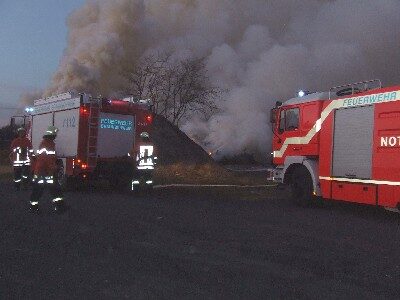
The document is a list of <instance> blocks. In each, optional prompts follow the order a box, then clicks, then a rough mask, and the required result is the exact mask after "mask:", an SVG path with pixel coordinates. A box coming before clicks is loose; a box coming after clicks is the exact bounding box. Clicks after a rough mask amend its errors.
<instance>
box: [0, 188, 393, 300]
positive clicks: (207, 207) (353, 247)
mask: <svg viewBox="0 0 400 300" xmlns="http://www.w3.org/2000/svg"><path fill="white" fill-rule="evenodd" d="M28 194H29V192H28V191H22V192H19V193H18V194H16V193H14V192H13V191H12V186H11V185H10V184H9V183H4V182H3V183H0V199H1V200H0V241H1V243H0V266H1V268H0V299H82V298H85V299H93V298H98V299H123V298H127V299H205V298H207V299H221V298H223V299H225V298H226V299H266V298H304V299H316V298H318V299H320V298H336V299H342V298H352V299H354V298H366V299H371V298H391V299H398V298H399V297H400V291H399V284H400V257H399V249H400V218H399V216H398V215H397V214H392V213H387V212H384V211H382V210H379V209H377V208H373V207H365V206H357V205H348V204H337V203H335V204H333V203H326V204H324V205H323V206H319V207H312V208H307V209H305V208H299V207H296V206H295V205H294V204H292V203H291V201H289V200H288V197H287V192H286V191H285V190H281V189H277V188H262V189H261V188H260V189H232V188H229V189H227V188H223V189H221V188H214V189H210V188H196V189H182V188H181V189H177V188H160V189H157V190H155V191H154V192H153V194H152V195H141V196H132V195H129V194H124V193H117V192H111V191H107V190H99V191H86V192H68V193H67V194H66V195H65V197H66V199H67V201H68V204H69V205H70V206H71V209H70V210H69V211H68V212H67V213H66V214H64V215H62V216H59V215H54V214H53V213H52V212H51V206H50V203H49V201H47V200H48V199H47V198H48V197H47V198H46V201H43V202H42V203H41V214H40V215H32V214H30V213H28V212H27V203H26V200H27V198H28Z"/></svg>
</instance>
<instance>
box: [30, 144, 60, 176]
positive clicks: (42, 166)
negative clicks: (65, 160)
mask: <svg viewBox="0 0 400 300" xmlns="http://www.w3.org/2000/svg"><path fill="white" fill-rule="evenodd" d="M56 161H57V157H56V145H55V143H54V141H52V140H51V139H48V138H43V140H42V142H41V143H40V146H39V150H37V152H36V160H35V165H34V168H33V174H34V175H35V176H46V177H48V176H51V177H52V176H53V175H54V173H55V172H56V169H57V167H56V166H57V165H56Z"/></svg>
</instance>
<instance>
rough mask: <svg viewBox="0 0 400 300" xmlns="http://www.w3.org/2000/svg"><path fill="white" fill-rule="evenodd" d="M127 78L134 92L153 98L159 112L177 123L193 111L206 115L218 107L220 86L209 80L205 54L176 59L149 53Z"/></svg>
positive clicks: (131, 90) (134, 93) (140, 96)
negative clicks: (217, 86) (202, 56)
mask: <svg viewBox="0 0 400 300" xmlns="http://www.w3.org/2000/svg"><path fill="white" fill-rule="evenodd" d="M128 79H129V82H130V91H129V92H130V93H131V94H132V95H134V96H135V97H137V98H141V99H143V98H151V99H152V100H153V101H154V105H155V110H156V113H157V114H159V115H162V116H164V117H166V118H167V119H168V120H170V121H171V122H172V123H173V124H175V125H178V126H179V125H180V122H181V121H182V120H183V119H185V118H188V117H190V116H191V115H193V114H194V113H200V114H202V115H204V116H206V117H207V116H209V115H210V114H212V113H213V112H214V111H215V110H216V105H215V100H216V98H217V96H218V94H219V89H218V88H216V87H213V86H212V85H211V84H210V81H209V78H208V77H207V70H206V67H205V63H204V59H203V58H200V59H185V60H182V61H175V60H173V59H171V56H170V55H166V54H159V55H157V56H146V57H144V58H143V59H142V60H141V61H140V62H139V63H138V65H137V66H136V68H135V69H134V70H133V71H132V72H130V73H129V75H128Z"/></svg>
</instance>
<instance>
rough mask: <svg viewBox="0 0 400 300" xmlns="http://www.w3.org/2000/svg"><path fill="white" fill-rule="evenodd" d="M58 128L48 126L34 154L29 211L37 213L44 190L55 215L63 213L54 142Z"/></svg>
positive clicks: (63, 206)
mask: <svg viewBox="0 0 400 300" xmlns="http://www.w3.org/2000/svg"><path fill="white" fill-rule="evenodd" d="M57 132H58V128H57V127H54V126H49V127H48V128H47V130H46V132H45V134H44V136H43V140H42V142H41V143H40V146H39V150H37V153H36V161H35V165H34V168H33V190H32V194H31V197H30V210H31V211H33V212H38V210H39V199H40V198H41V196H42V194H43V192H44V191H45V189H46V188H48V189H49V191H50V194H51V196H52V202H53V205H54V210H55V212H57V213H62V212H64V211H65V208H66V207H65V204H64V199H63V195H62V190H61V186H60V184H59V182H58V180H57V177H56V176H55V175H56V172H57V157H56V151H55V143H54V140H55V139H56V137H57Z"/></svg>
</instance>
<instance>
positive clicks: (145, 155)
mask: <svg viewBox="0 0 400 300" xmlns="http://www.w3.org/2000/svg"><path fill="white" fill-rule="evenodd" d="M136 167H137V169H138V170H154V146H153V145H152V144H141V145H140V146H139V147H138V149H137V150H136Z"/></svg>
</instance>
